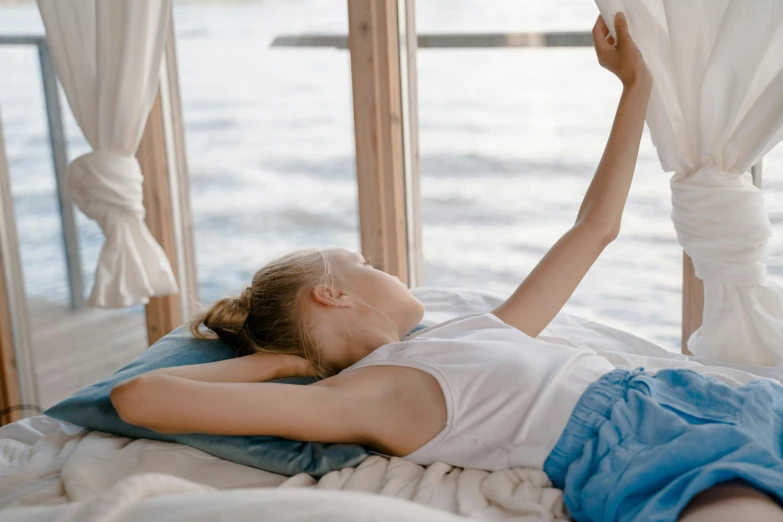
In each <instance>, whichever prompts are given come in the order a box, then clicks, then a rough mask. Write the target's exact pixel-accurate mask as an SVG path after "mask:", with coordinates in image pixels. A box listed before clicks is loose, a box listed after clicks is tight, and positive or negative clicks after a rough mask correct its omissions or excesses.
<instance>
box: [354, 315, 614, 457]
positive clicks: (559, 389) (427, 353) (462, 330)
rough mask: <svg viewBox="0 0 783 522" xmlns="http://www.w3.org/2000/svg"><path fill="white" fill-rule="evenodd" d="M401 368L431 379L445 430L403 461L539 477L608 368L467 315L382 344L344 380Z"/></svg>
mask: <svg viewBox="0 0 783 522" xmlns="http://www.w3.org/2000/svg"><path fill="white" fill-rule="evenodd" d="M378 365H391V366H406V367H411V368H417V369H419V370H422V371H425V372H427V373H428V374H430V375H432V376H433V377H434V378H435V379H437V381H438V383H439V384H440V386H441V389H442V390H443V396H444V397H445V399H446V409H447V420H446V427H445V428H443V430H442V431H441V432H440V433H438V434H437V435H436V436H435V437H434V438H433V439H431V440H430V441H429V442H427V443H426V444H425V445H424V446H422V447H420V448H419V449H417V450H416V451H414V452H413V453H411V454H409V455H406V456H405V457H404V458H405V460H408V461H411V462H414V463H416V464H421V465H427V464H432V463H434V462H438V461H441V462H445V463H447V464H451V465H453V466H458V467H465V468H478V469H485V470H491V471H495V470H499V469H506V468H513V467H532V468H537V469H543V466H544V460H546V457H547V456H548V455H549V452H550V451H552V449H553V448H554V446H555V443H556V442H557V439H558V438H559V437H560V434H561V433H562V431H563V429H565V426H566V423H567V422H568V418H569V416H570V414H571V411H572V410H573V409H574V406H576V402H577V400H578V399H579V397H580V396H581V395H582V392H584V391H585V389H586V388H587V387H588V386H589V385H590V384H591V383H592V382H594V381H596V380H598V379H599V378H600V377H601V376H602V375H604V374H605V373H608V372H610V371H612V370H614V366H612V364H611V363H610V362H609V361H608V360H606V359H605V358H603V357H601V356H599V355H596V353H595V351H593V350H590V349H586V348H575V347H573V346H566V345H562V344H555V343H549V342H546V341H542V340H539V339H534V338H532V337H530V336H528V335H526V334H524V333H522V332H521V331H520V330H517V329H516V328H514V327H513V326H510V325H508V324H506V323H504V322H503V321H502V320H501V319H500V318H498V317H497V316H496V315H494V314H492V313H483V314H471V315H466V316H463V317H458V318H456V319H452V320H450V321H446V322H444V323H441V324H438V325H435V326H431V327H429V328H425V329H423V330H420V331H418V332H416V333H415V334H413V335H412V336H410V337H407V338H406V339H405V340H404V341H401V342H396V343H391V344H386V345H383V346H381V347H380V348H378V349H377V350H375V351H374V352H372V353H371V354H369V355H368V356H366V357H364V358H363V359H361V360H360V361H358V362H357V363H355V364H353V365H352V366H349V367H348V368H346V369H344V370H343V372H347V371H352V370H356V369H359V368H365V367H367V366H378Z"/></svg>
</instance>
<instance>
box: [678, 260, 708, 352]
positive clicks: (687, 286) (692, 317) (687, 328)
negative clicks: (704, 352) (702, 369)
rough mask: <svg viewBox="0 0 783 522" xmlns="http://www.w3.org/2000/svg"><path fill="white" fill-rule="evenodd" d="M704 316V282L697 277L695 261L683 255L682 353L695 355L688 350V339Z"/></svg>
mask: <svg viewBox="0 0 783 522" xmlns="http://www.w3.org/2000/svg"><path fill="white" fill-rule="evenodd" d="M703 314H704V282H703V281H702V280H701V279H699V278H698V277H696V273H695V271H694V268H693V261H691V258H690V257H689V256H688V254H686V253H685V252H683V253H682V353H684V354H685V355H693V354H692V353H691V352H690V350H688V344H687V343H688V338H689V337H690V336H691V334H692V333H693V332H695V331H696V330H697V329H698V328H699V327H700V326H701V322H702V317H703Z"/></svg>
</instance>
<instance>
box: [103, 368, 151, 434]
mask: <svg viewBox="0 0 783 522" xmlns="http://www.w3.org/2000/svg"><path fill="white" fill-rule="evenodd" d="M148 381H149V379H148V378H146V377H144V376H138V377H133V378H131V379H128V380H127V381H124V382H121V383H120V384H117V385H115V386H114V387H113V388H112V389H111V394H110V395H109V398H110V399H111V403H112V406H114V409H115V410H116V411H117V415H119V417H120V419H122V421H123V422H126V423H128V424H133V425H134V426H144V425H145V422H146V421H145V414H144V411H145V405H147V404H149V402H148V400H147V399H146V398H145V397H146V396H147V395H148V392H149V384H150V383H149V382H148Z"/></svg>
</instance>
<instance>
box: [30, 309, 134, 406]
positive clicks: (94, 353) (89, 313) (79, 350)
mask: <svg viewBox="0 0 783 522" xmlns="http://www.w3.org/2000/svg"><path fill="white" fill-rule="evenodd" d="M29 322H30V332H31V334H32V344H33V349H32V351H33V357H32V359H33V364H34V365H35V374H36V376H37V381H38V394H39V402H40V405H41V407H42V408H43V409H46V408H48V407H49V406H52V405H54V404H56V403H57V402H58V401H60V400H62V399H64V398H66V397H68V396H69V395H71V394H72V393H74V392H76V391H78V390H80V389H81V388H83V387H85V386H87V385H89V384H93V383H95V382H98V381H100V380H102V379H104V378H105V377H107V376H109V375H111V374H112V373H114V372H115V371H117V370H118V369H119V368H121V367H122V366H124V365H125V364H127V363H128V362H130V361H132V360H133V359H135V358H136V357H138V356H139V354H141V353H142V352H143V351H144V350H145V349H146V348H147V328H146V323H145V317H144V315H143V314H140V313H138V312H128V311H127V310H100V309H92V308H87V309H81V310H77V311H72V310H71V309H70V308H69V307H68V305H67V304H66V303H59V302H49V301H42V300H30V301H29Z"/></svg>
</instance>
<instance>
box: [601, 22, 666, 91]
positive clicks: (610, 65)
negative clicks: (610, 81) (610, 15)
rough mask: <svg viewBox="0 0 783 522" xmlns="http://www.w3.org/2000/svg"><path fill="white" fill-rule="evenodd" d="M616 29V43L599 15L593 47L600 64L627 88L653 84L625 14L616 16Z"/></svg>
mask: <svg viewBox="0 0 783 522" xmlns="http://www.w3.org/2000/svg"><path fill="white" fill-rule="evenodd" d="M614 29H615V33H616V34H617V41H616V42H615V40H614V38H613V37H612V36H611V34H610V32H609V28H608V27H607V26H606V22H604V19H603V17H602V16H601V15H598V20H596V22H595V26H594V27H593V46H594V47H595V54H596V56H597V57H598V63H600V64H601V66H602V67H604V68H605V69H608V70H609V71H611V72H612V73H614V75H615V76H617V77H618V78H620V81H621V82H623V85H624V86H626V87H628V86H630V85H634V84H637V83H643V84H645V85H648V84H651V83H652V80H651V78H650V73H649V72H648V71H647V67H646V66H645V64H644V59H643V58H642V53H641V52H639V48H638V47H636V44H635V43H634V41H633V38H631V33H630V32H629V31H628V21H627V20H626V19H625V16H624V15H623V13H617V15H616V16H615V19H614Z"/></svg>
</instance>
